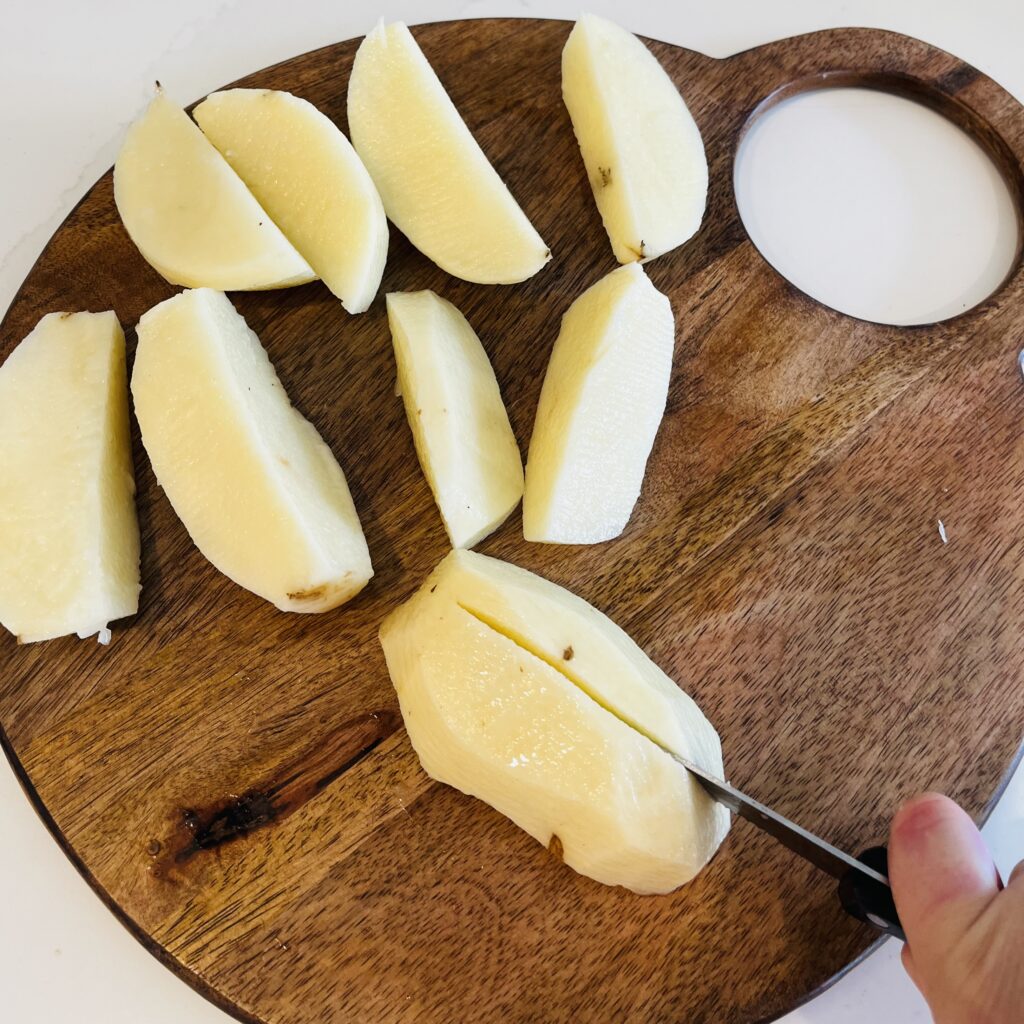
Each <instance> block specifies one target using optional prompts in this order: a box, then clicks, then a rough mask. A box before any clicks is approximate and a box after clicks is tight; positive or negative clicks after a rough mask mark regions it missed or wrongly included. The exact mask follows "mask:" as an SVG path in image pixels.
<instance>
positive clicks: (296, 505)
mask: <svg viewBox="0 0 1024 1024" xmlns="http://www.w3.org/2000/svg"><path fill="white" fill-rule="evenodd" d="M138 337H139V344H138V350H137V352H136V356H135V367H134V370H133V371H132V396H133V397H134V399H135V412H136V415H137V416H138V419H139V426H140V427H141V428H142V442H143V444H144V445H145V448H146V452H147V453H148V455H149V459H150V462H152V464H153V470H154V472H155V473H156V477H157V480H158V481H159V482H160V486H161V487H163V489H164V491H165V492H166V494H167V497H168V499H169V500H170V502H171V504H172V505H173V506H174V510H175V512H177V514H178V516H179V518H180V519H181V521H182V522H183V523H184V524H185V528H186V529H187V530H188V532H189V534H190V535H191V537H192V539H193V540H194V541H195V543H196V546H197V547H198V548H199V550H200V551H202V553H203V554H204V555H205V556H206V557H207V558H208V559H209V560H210V561H211V562H212V563H213V564H214V565H215V566H216V567H217V568H218V569H220V571H221V572H223V573H224V574H225V575H226V576H229V577H230V578H231V579H233V580H234V581H235V582H236V583H238V584H239V585H240V586H243V587H245V588H246V589H247V590H251V591H252V592H253V593H254V594H259V595H260V597H263V598H265V599H266V600H268V601H271V602H272V603H273V604H274V605H276V606H277V607H278V608H280V609H281V610H282V611H294V612H322V611H326V610H327V609H329V608H334V607H336V606H337V605H340V604H342V603H344V602H345V601H347V600H349V598H351V597H353V596H355V595H356V594H357V593H359V591H360V590H362V589H363V587H364V586H365V585H366V583H367V581H368V580H369V579H370V577H371V576H372V575H373V570H372V568H371V566H370V555H369V552H368V551H367V548H366V540H365V538H364V537H363V531H362V528H361V527H360V525H359V517H358V516H357V514H356V510H355V506H354V505H353V503H352V496H351V494H350V493H349V489H348V484H347V483H346V482H345V475H344V474H343V473H342V471H341V467H340V466H339V465H338V463H337V460H336V459H335V458H334V456H333V455H332V454H331V450H330V449H329V448H328V447H327V445H326V444H324V442H323V440H322V438H321V437H320V435H319V434H318V433H317V431H316V429H315V428H314V427H313V425H312V424H311V423H310V422H309V421H308V420H306V419H304V418H303V417H302V416H301V415H300V414H299V412H298V411H297V410H296V409H295V408H294V407H293V406H292V404H291V402H290V401H289V400H288V396H287V394H285V390H284V388H283V387H282V386H281V381H280V380H279V379H278V377H277V374H276V373H275V372H274V367H273V366H272V365H271V364H270V360H269V359H268V358H267V353H266V351H265V350H264V349H263V346H262V345H261V344H260V341H259V338H257V337H256V335H255V334H254V333H253V332H252V331H251V330H250V329H249V328H248V326H247V325H246V323H245V321H244V320H243V319H242V317H241V316H239V315H238V313H237V312H236V311H235V308H234V306H232V305H231V303H230V302H229V301H228V299H227V298H226V297H225V296H224V295H223V294H222V293H221V292H215V291H211V290H209V289H205V288H203V289H197V290H196V291H190V292H182V293H181V294H180V295H176V296H175V297H174V298H172V299H167V300H166V301H165V302H161V303H160V304H159V305H158V306H154V307H153V308H152V309H151V310H150V311H149V312H148V313H146V314H145V316H143V318H142V320H141V321H140V322H139V326H138Z"/></svg>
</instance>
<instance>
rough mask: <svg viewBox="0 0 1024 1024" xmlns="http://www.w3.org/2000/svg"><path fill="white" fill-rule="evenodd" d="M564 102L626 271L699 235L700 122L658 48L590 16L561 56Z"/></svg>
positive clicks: (704, 172) (702, 194)
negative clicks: (660, 58) (658, 54)
mask: <svg viewBox="0 0 1024 1024" xmlns="http://www.w3.org/2000/svg"><path fill="white" fill-rule="evenodd" d="M562 97H563V99H564V100H565V105H566V107H567V108H568V110H569V116H570V117H571V118H572V126H573V131H574V132H575V133H576V139H577V141H578V142H579V145H580V152H581V153H582V155H583V162H584V164H585V165H586V168H587V177H588V178H589V179H590V185H591V188H592V189H593V192H594V199H595V201H596V202H597V208H598V210H599V211H600V213H601V219H602V220H603V221H604V226H605V230H606V231H607V232H608V237H609V239H610V240H611V243H612V249H613V250H614V252H615V258H616V259H617V260H618V261H619V262H620V263H631V262H634V261H636V260H649V259H653V258H654V257H655V256H660V255H661V254H662V253H665V252H668V251H669V250H670V249H674V248H676V246H679V245H682V244H683V243H684V242H685V241H687V239H689V238H690V237H691V236H692V235H693V234H694V233H695V232H696V231H697V229H698V228H699V227H700V224H701V220H702V219H703V217H704V207H705V205H706V203H707V193H708V163H707V158H706V157H705V155H704V142H703V140H702V139H701V135H700V130H699V129H698V128H697V125H696V122H695V121H694V120H693V117H692V116H691V114H690V111H689V110H688V109H687V106H686V104H685V103H684V102H683V98H682V96H680V94H679V90H678V89H677V88H676V86H675V83H674V82H673V81H672V79H671V78H669V76H668V75H667V74H666V73H665V69H664V68H663V67H662V66H661V64H659V63H658V59H657V58H656V57H655V56H654V54H653V53H651V51H650V50H648V49H647V47H646V46H645V45H644V44H643V43H642V42H641V41H640V40H639V39H637V37H636V36H634V35H633V34H632V33H631V32H627V31H626V30H625V29H624V28H620V27H619V26H618V25H616V24H614V23H613V22H610V21H608V20H607V19H605V18H600V17H598V16H597V15H594V14H585V15H583V17H581V18H580V20H579V21H577V22H576V25H575V26H574V27H573V30H572V32H570V33H569V39H568V41H567V42H566V44H565V48H564V50H563V51H562Z"/></svg>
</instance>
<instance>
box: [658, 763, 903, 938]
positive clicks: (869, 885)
mask: <svg viewBox="0 0 1024 1024" xmlns="http://www.w3.org/2000/svg"><path fill="white" fill-rule="evenodd" d="M659 746H661V744H659ZM662 750H664V751H665V753H667V754H668V755H669V756H670V757H672V758H673V759H674V760H675V761H676V762H678V763H679V764H681V765H682V766H683V767H684V768H685V769H686V770H687V771H688V772H689V773H690V774H691V775H692V776H693V777H694V778H695V779H696V780H697V782H698V783H699V784H700V785H701V786H702V787H703V789H704V790H705V792H707V793H708V795H709V796H711V797H712V798H713V799H714V800H716V801H717V802H718V803H720V804H722V805H723V806H725V807H728V808H729V810H730V811H732V812H733V813H734V814H737V815H739V816H740V817H741V818H743V819H745V820H746V821H749V822H750V823H751V824H753V825H756V826H757V827H758V828H759V829H761V831H762V832H767V833H768V835H770V836H772V838H774V839H776V840H777V841H778V842H780V843H782V845H783V846H785V847H786V848H787V849H789V850H792V851H793V853H795V854H797V855H798V856H800V857H803V859H804V860H806V861H809V862H810V863H811V864H813V865H814V866H815V867H817V868H820V869H821V870H822V871H824V872H826V873H828V874H830V875H831V876H832V877H833V878H836V879H838V880H839V900H840V903H841V904H842V907H843V909H844V910H845V911H846V912H847V913H848V914H851V915H852V916H853V917H856V918H857V919H858V920H860V921H864V922H865V923H867V924H870V925H872V926H873V927H875V928H877V929H879V931H882V932H885V933H886V934H888V935H892V936H894V937H895V938H898V939H900V940H901V941H904V942H905V941H906V936H905V935H904V933H903V928H902V927H901V925H900V919H899V914H898V913H897V911H896V904H895V902H894V900H893V896H892V889H891V887H890V885H889V877H888V863H887V862H888V857H887V853H886V849H885V847H884V846H876V847H872V848H871V849H870V850H866V851H864V853H862V854H861V856H860V857H851V856H850V855H849V854H848V853H845V852H844V851H843V850H840V849H839V848H838V847H835V846H833V845H832V844H831V843H829V842H826V841H825V840H824V839H822V838H821V837H820V836H816V835H815V834H814V833H813V832H808V831H807V829H805V828H803V827H801V826H800V825H797V824H796V822H793V821H790V820H789V818H786V817H784V816H783V815H781V814H779V812H778V811H774V810H772V808H770V807H767V806H765V805H764V804H762V803H761V802H760V801H758V800H755V799H754V798H753V797H751V796H747V794H746V793H743V792H741V791H740V790H738V789H737V788H736V787H735V786H732V785H730V784H729V783H728V782H726V781H725V780H723V779H719V778H717V777H716V776H714V775H712V774H711V773H710V772H707V771H705V770H704V769H703V768H701V767H700V765H698V764H695V763H694V762H693V761H689V760H687V759H686V758H685V757H680V756H679V755H678V754H676V753H674V752H673V751H671V750H668V749H667V748H666V747H662Z"/></svg>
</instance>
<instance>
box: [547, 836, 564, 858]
mask: <svg viewBox="0 0 1024 1024" xmlns="http://www.w3.org/2000/svg"><path fill="white" fill-rule="evenodd" d="M548 853H550V854H551V856H552V857H554V858H555V860H562V840H561V839H559V838H558V836H557V835H552V836H551V838H550V839H549V840H548Z"/></svg>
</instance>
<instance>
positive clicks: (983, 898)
mask: <svg viewBox="0 0 1024 1024" xmlns="http://www.w3.org/2000/svg"><path fill="white" fill-rule="evenodd" d="M889 881H890V883H891V884H892V889H893V896H894V897H895V900H896V909H897V910H898V911H899V915H900V921H901V923H902V925H903V930H904V931H905V932H906V935H907V944H906V946H904V948H903V966H904V967H905V968H906V970H907V973H908V974H909V975H910V977H911V979H912V980H913V982H914V984H915V985H916V986H917V987H918V988H919V989H920V990H921V994H922V995H923V996H924V998H925V999H926V1000H927V1002H928V1006H929V1007H930V1009H931V1011H932V1015H933V1016H934V1018H935V1022H936V1024H1021V1022H1022V1021H1024V861H1022V862H1021V863H1020V864H1018V865H1017V867H1016V868H1015V869H1014V871H1013V874H1011V875H1010V878H1009V881H1008V882H1007V883H1006V886H1005V888H1004V886H1003V883H1002V881H1001V880H1000V878H999V873H998V871H997V870H996V866H995V864H994V863H993V861H992V855H991V854H990V853H989V852H988V849H987V847H986V846H985V842H984V840H983V839H982V838H981V833H980V832H979V831H978V829H977V828H976V827H975V825H974V822H973V821H971V819H970V818H969V817H968V815H967V814H966V813H965V812H964V811H963V810H961V809H960V808H959V807H958V806H957V805H956V804H955V803H953V801H952V800H948V799H947V798H946V797H944V796H940V795H938V794H937V793H925V794H924V795H923V796H919V797H917V798H915V799H914V800H911V801H910V802H909V803H907V804H905V805H904V806H903V807H902V808H901V809H900V810H899V812H898V813H897V815H896V817H895V818H894V819H893V823H892V828H891V830H890V833H889Z"/></svg>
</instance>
